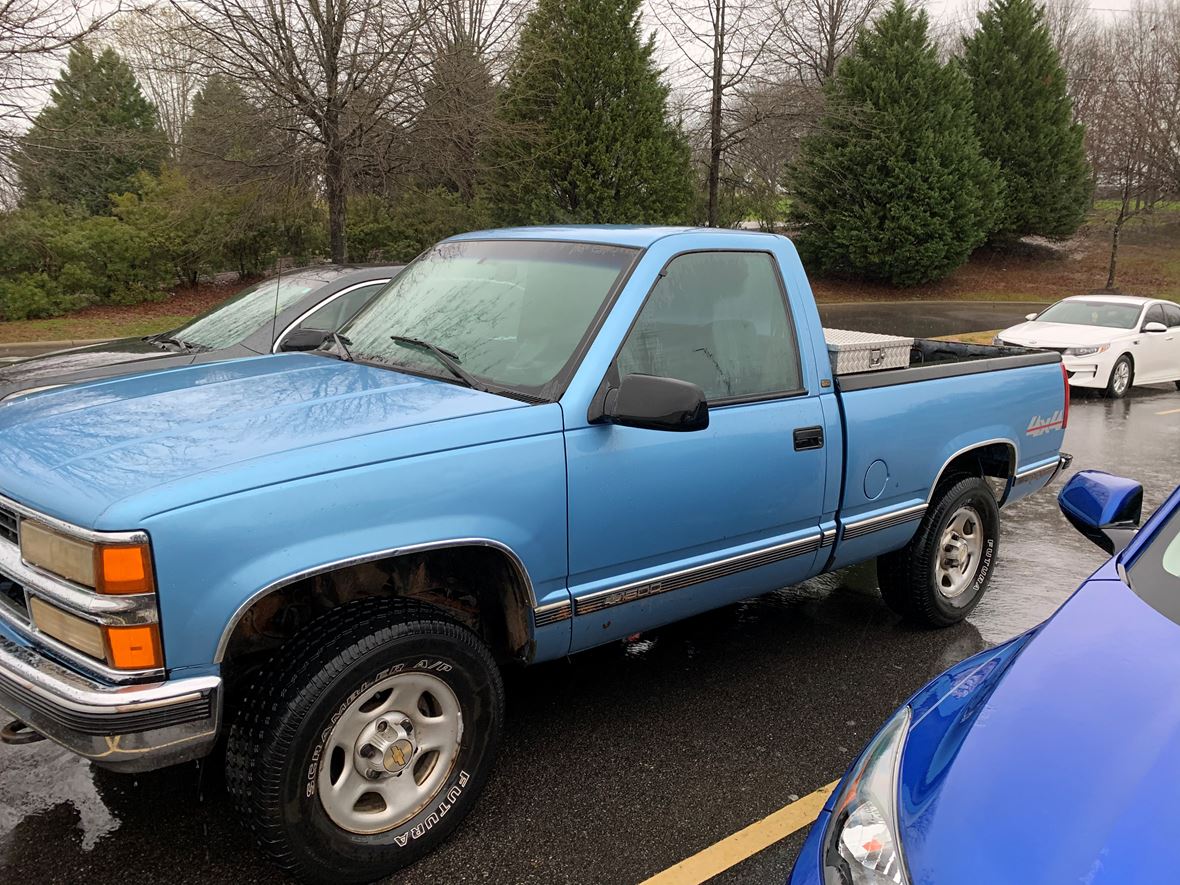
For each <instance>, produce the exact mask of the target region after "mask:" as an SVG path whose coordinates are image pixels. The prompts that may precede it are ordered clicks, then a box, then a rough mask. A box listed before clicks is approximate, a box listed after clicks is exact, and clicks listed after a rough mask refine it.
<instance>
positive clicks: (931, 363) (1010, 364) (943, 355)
mask: <svg viewBox="0 0 1180 885" xmlns="http://www.w3.org/2000/svg"><path fill="white" fill-rule="evenodd" d="M1060 361H1061V356H1060V354H1057V353H1053V352H1052V351H1043V350H1029V349H1028V348H1025V347H993V346H992V345H988V344H963V343H960V342H958V341H935V340H933V339H929V338H919V339H916V340H915V341H914V345H913V347H911V348H910V364H909V365H908V366H907V367H905V368H903V369H882V370H878V371H868V372H856V373H853V374H845V375H837V376H836V384H837V386H838V387H839V389H840V390H841V391H853V390H868V389H871V388H874V387H892V386H894V385H896V384H911V383H913V382H915V381H929V380H932V379H935V378H954V377H957V376H960V375H975V374H979V373H981V372H997V371H1001V370H1003V369H1017V368H1020V367H1022V366H1039V365H1045V364H1048V363H1058V362H1060Z"/></svg>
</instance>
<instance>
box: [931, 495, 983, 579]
mask: <svg viewBox="0 0 1180 885" xmlns="http://www.w3.org/2000/svg"><path fill="white" fill-rule="evenodd" d="M982 554H983V524H982V521H981V520H980V517H979V513H978V512H977V511H976V509H975V508H974V507H972V506H970V505H964V506H962V507H960V508H959V509H958V510H956V511H955V512H954V515H952V516H951V518H950V522H948V523H947V526H946V528H945V529H943V532H942V542H941V543H940V544H939V553H938V562H937V564H936V565H935V567H934V582H935V584H936V585H937V586H938V592H939V593H941V594H942V595H943V596H945V597H946V598H947V599H954V598H956V597H958V596H960V595H962V593H963V592H964V591H965V590H966V589H967V588H968V587H970V586H971V582H972V581H973V580H974V579H975V572H976V570H977V569H978V568H979V561H980V557H981V556H982Z"/></svg>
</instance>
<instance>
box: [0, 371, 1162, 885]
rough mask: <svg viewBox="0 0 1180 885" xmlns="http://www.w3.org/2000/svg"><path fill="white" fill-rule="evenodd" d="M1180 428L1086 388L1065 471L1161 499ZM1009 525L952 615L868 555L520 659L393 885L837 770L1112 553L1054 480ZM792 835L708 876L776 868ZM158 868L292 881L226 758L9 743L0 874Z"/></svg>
mask: <svg viewBox="0 0 1180 885" xmlns="http://www.w3.org/2000/svg"><path fill="white" fill-rule="evenodd" d="M1169 412H1170V414H1161V413H1169ZM1178 443H1180V392H1177V391H1176V390H1175V389H1173V388H1172V386H1171V385H1168V386H1167V387H1166V388H1165V387H1159V388H1149V389H1138V390H1136V391H1134V393H1133V394H1132V396H1131V397H1129V398H1128V399H1126V400H1123V401H1119V402H1110V401H1107V400H1103V399H1093V398H1086V397H1081V396H1075V397H1074V402H1073V408H1072V412H1071V417H1070V427H1069V430H1068V433H1067V438H1066V446H1065V447H1066V449H1067V450H1068V451H1072V452H1073V453H1074V455H1075V462H1074V467H1075V469H1076V468H1085V467H1102V468H1105V469H1108V470H1111V471H1114V472H1118V473H1122V474H1125V475H1128V476H1131V477H1134V478H1136V479H1139V480H1140V481H1142V482H1143V483H1144V484H1145V486H1146V506H1147V507H1149V508H1150V507H1154V506H1155V505H1156V504H1158V503H1159V502H1160V501H1161V500H1162V499H1163V497H1164V496H1165V495H1166V494H1167V492H1168V491H1169V490H1170V489H1171V488H1172V487H1173V486H1174V485H1175V484H1176V482H1177V481H1178V480H1180V476H1178V471H1177V462H1176V458H1175V452H1176V451H1177V450H1180V446H1178ZM1059 482H1060V481H1059ZM1003 526H1004V530H1003V538H1002V541H1001V548H1000V556H999V565H998V568H997V571H996V573H995V578H994V580H993V583H992V587H991V590H990V592H989V595H988V596H987V597H986V598H985V599H984V601H983V603H982V604H981V605H980V607H979V608H978V609H977V610H976V611H975V613H974V614H973V615H972V616H971V618H970V619H969V620H968V621H967V622H966V623H964V624H961V625H959V626H957V627H954V628H951V629H947V630H941V631H922V630H915V629H913V628H910V627H908V626H906V625H904V624H902V623H900V622H899V621H898V619H897V618H896V617H895V616H894V615H892V614H891V613H890V612H889V610H888V609H886V608H885V607H884V605H883V604H882V603H881V601H880V599H879V597H878V594H877V592H876V588H875V574H874V571H873V568H872V567H871V566H867V567H866V566H860V567H856V568H853V569H849V570H845V571H843V572H839V573H836V574H833V575H828V576H824V577H822V578H819V579H815V580H813V581H809V582H807V583H806V584H804V585H801V586H798V587H793V588H789V589H784V590H782V591H779V592H777V593H774V594H771V595H769V596H765V597H761V598H759V599H755V600H751V601H748V602H745V603H742V604H740V605H737V606H732V607H730V608H726V609H724V610H721V611H718V612H714V613H711V614H708V615H705V616H702V617H699V618H696V619H694V620H692V621H689V622H686V623H682V624H678V625H674V626H672V627H669V628H666V629H664V630H661V631H658V632H655V633H652V634H649V635H645V636H644V637H642V638H641V639H640V640H639V641H635V642H630V643H627V644H615V645H611V646H608V647H605V648H601V649H598V650H596V651H593V652H589V653H586V654H582V655H579V656H576V657H574V658H573V659H571V660H568V661H563V662H558V663H553V664H546V665H542V666H538V667H534V668H532V669H529V670H525V671H521V672H517V673H513V674H510V676H509V678H508V698H509V708H508V722H507V733H506V739H505V742H504V749H503V751H502V754H501V756H500V759H499V762H498V765H497V768H496V771H495V774H494V775H493V777H492V780H491V782H490V784H489V786H488V789H487V791H486V793H485V794H484V796H483V798H482V800H481V802H480V803H479V806H478V807H477V809H476V811H475V812H474V813H473V814H472V816H471V817H470V818H469V819H468V821H467V822H466V824H465V825H464V826H463V827H462V828H461V830H460V831H459V833H458V834H457V835H456V836H455V837H454V838H453V839H452V840H451V841H450V842H449V843H448V844H446V845H445V846H444V847H443V848H442V849H441V850H439V851H438V852H436V853H435V854H433V855H431V856H430V857H428V858H426V859H425V860H423V861H421V862H420V863H419V864H418V865H416V866H415V867H413V868H411V869H410V870H408V871H406V872H405V873H404V874H403V875H401V876H400V877H398V878H396V879H395V880H394V881H395V882H398V883H405V885H424V883H452V882H454V883H470V882H479V883H635V882H638V881H640V880H642V879H644V878H646V877H648V876H650V875H652V874H655V873H657V872H659V871H660V870H662V869H664V868H666V867H668V866H670V865H672V864H674V863H676V862H677V861H679V860H681V859H683V858H685V857H687V856H689V855H691V854H694V853H695V852H697V851H699V850H701V849H703V848H705V847H707V846H709V845H711V844H713V843H715V842H717V841H718V840H720V839H722V838H724V837H726V836H728V835H729V834H731V833H733V832H735V831H736V830H739V829H741V828H742V827H744V826H746V825H748V824H750V823H752V822H754V821H757V820H759V819H761V818H763V817H764V816H766V815H767V814H770V813H771V812H773V811H775V810H776V809H778V808H780V807H781V806H783V805H785V804H787V803H789V802H791V801H793V800H794V799H795V798H798V797H799V796H802V795H805V794H807V793H809V792H811V791H813V790H815V789H817V788H818V787H820V786H822V785H824V784H827V783H829V782H831V781H832V780H834V779H836V778H837V777H839V775H840V774H841V772H842V771H843V770H844V768H845V766H846V765H847V764H848V763H849V761H850V760H851V759H852V757H853V756H854V755H855V753H856V751H857V749H858V748H859V747H860V746H861V744H862V743H863V742H864V741H865V740H866V739H867V738H868V737H869V736H870V735H871V734H872V732H873V731H874V730H875V729H876V727H877V726H878V724H879V723H880V722H881V721H882V719H883V718H884V717H885V716H886V715H887V714H888V713H889V712H890V711H891V710H892V709H893V708H894V707H895V706H896V705H897V704H899V703H900V702H901V701H903V700H904V699H905V698H906V697H907V696H908V695H909V694H910V693H911V692H912V691H914V690H915V689H916V688H918V687H919V686H920V685H921V684H922V683H923V682H925V681H926V680H927V679H928V678H930V677H931V676H933V675H934V674H936V673H937V672H938V671H940V670H942V669H943V668H945V667H946V666H948V665H950V664H952V663H955V662H957V661H959V660H961V659H962V658H964V657H967V656H968V655H970V654H972V653H974V652H976V651H978V650H980V649H982V648H984V647H986V646H988V645H990V644H994V643H996V642H999V641H1001V640H1003V639H1005V638H1007V637H1009V636H1012V635H1013V634H1015V633H1017V632H1019V631H1022V630H1024V629H1026V628H1028V627H1030V626H1032V625H1034V624H1035V623H1037V622H1038V621H1040V620H1042V619H1043V618H1045V617H1046V616H1048V615H1049V614H1050V613H1051V612H1052V611H1053V610H1054V608H1055V607H1056V606H1057V605H1058V604H1060V602H1061V601H1062V600H1063V599H1064V598H1065V597H1066V595H1067V594H1068V593H1069V592H1070V591H1071V590H1072V589H1073V588H1074V587H1075V586H1076V585H1077V584H1078V583H1079V582H1080V581H1081V579H1082V578H1084V577H1085V576H1086V575H1087V574H1088V573H1089V572H1090V571H1091V570H1092V569H1093V568H1094V567H1096V566H1097V565H1098V564H1099V563H1100V562H1101V561H1102V559H1103V556H1102V554H1101V553H1100V551H1099V550H1098V549H1097V548H1096V547H1093V546H1091V545H1090V544H1089V543H1088V542H1086V541H1085V540H1083V539H1082V538H1081V537H1080V536H1078V535H1077V534H1075V533H1074V532H1073V531H1072V530H1071V529H1070V528H1069V527H1068V526H1067V525H1066V524H1065V522H1064V520H1063V519H1062V518H1060V516H1059V515H1058V513H1057V510H1056V506H1055V498H1054V492H1049V491H1047V492H1044V493H1042V494H1040V495H1038V496H1035V497H1034V498H1032V499H1030V500H1028V501H1024V502H1021V503H1019V504H1017V505H1014V506H1013V507H1012V508H1011V509H1010V510H1006V511H1005V512H1004V516H1003ZM802 837H803V834H802V833H798V834H796V835H794V836H792V837H790V838H788V839H785V840H783V841H782V842H779V843H777V844H776V845H774V846H772V847H771V848H769V849H767V850H766V851H764V852H762V853H760V854H757V855H755V856H753V857H752V858H750V859H749V860H746V861H744V862H743V863H741V864H739V865H738V866H736V867H734V868H733V869H731V870H730V871H728V872H727V873H725V874H723V875H722V876H720V877H719V878H718V880H717V881H720V882H728V883H738V882H741V883H764V882H765V883H780V882H782V881H783V880H784V877H785V875H786V872H787V870H788V868H789V866H790V863H791V862H792V860H793V858H794V854H795V852H796V851H797V850H798V847H799V845H800V844H801V841H802ZM165 879H166V880H167V881H168V882H170V883H176V885H180V883H197V882H199V883H210V882H218V883H220V882H233V883H254V882H259V883H261V882H267V883H269V882H282V881H284V879H283V877H281V876H279V875H278V874H277V873H275V872H274V871H273V870H272V869H271V868H270V867H269V866H267V864H266V863H265V862H264V861H262V860H261V858H260V856H259V855H258V854H256V853H255V851H254V848H253V846H252V844H251V843H250V840H249V838H248V837H247V835H246V834H245V833H244V832H243V830H242V828H241V827H240V826H239V825H238V823H237V822H236V820H235V819H234V816H233V814H232V811H231V808H230V806H229V803H228V801H227V799H226V796H225V792H224V788H223V786H222V784H221V781H220V778H219V776H218V774H217V771H216V767H215V766H207V767H205V768H202V767H200V766H197V765H190V766H186V767H182V768H180V769H176V770H171V771H166V772H158V773H155V774H151V775H141V776H138V777H135V778H132V777H125V776H118V775H111V774H107V773H105V772H102V771H101V770H97V769H94V768H92V767H91V766H90V765H89V764H87V763H84V762H82V761H80V760H78V759H77V758H74V757H72V756H70V755H69V754H67V753H65V752H63V751H61V750H59V749H57V748H55V747H54V746H53V745H51V744H49V743H40V744H35V745H31V746H26V747H19V748H13V747H0V882H5V883H9V882H11V883H20V885H36V883H51V882H52V883H76V882H85V883H87V885H105V883H112V885H113V883H120V885H122V883H126V882H133V881H159V880H165Z"/></svg>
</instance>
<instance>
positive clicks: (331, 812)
mask: <svg viewBox="0 0 1180 885" xmlns="http://www.w3.org/2000/svg"><path fill="white" fill-rule="evenodd" d="M462 737H463V713H462V709H461V708H460V706H459V700H458V698H456V697H455V693H454V692H453V691H452V690H451V688H450V686H448V685H447V684H446V683H445V682H443V681H442V680H441V679H439V678H438V677H437V676H434V675H432V674H430V673H417V672H416V673H397V674H394V675H393V676H389V677H387V678H385V679H382V680H381V681H380V682H378V683H376V684H375V685H373V686H371V687H369V688H368V689H366V690H365V691H363V692H361V694H360V695H359V696H358V697H357V698H356V699H355V700H354V701H353V702H352V703H351V704H349V706H348V708H347V709H346V710H345V711H344V713H343V714H342V715H341V716H340V718H339V719H338V720H336V724H335V725H334V726H333V727H332V732H331V734H330V735H329V736H328V740H327V742H326V743H325V744H324V749H323V754H322V757H321V762H320V769H319V775H318V778H317V787H318V790H319V795H320V803H321V804H322V805H323V807H324V811H325V812H327V814H328V817H329V818H331V820H332V822H333V823H335V824H336V825H337V826H338V827H341V828H342V829H345V830H348V831H349V832H352V833H361V834H367V835H371V834H373V833H383V832H385V831H387V830H390V829H392V828H394V827H396V826H398V825H399V824H402V823H404V822H405V821H407V820H409V819H410V818H412V817H413V816H414V815H415V814H417V813H418V812H419V811H421V810H422V809H423V808H425V807H426V806H427V805H428V804H429V803H430V801H431V800H432V799H433V798H434V797H435V795H436V794H437V793H438V791H439V789H440V788H441V787H442V785H443V784H444V783H446V781H447V777H448V775H450V773H451V769H452V767H453V766H454V764H455V760H456V759H457V758H458V755H459V743H460V741H461V740H462Z"/></svg>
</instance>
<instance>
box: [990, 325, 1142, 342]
mask: <svg viewBox="0 0 1180 885" xmlns="http://www.w3.org/2000/svg"><path fill="white" fill-rule="evenodd" d="M1132 332H1134V330H1133V329H1110V328H1106V327H1104V326H1079V325H1075V324H1073V323H1021V324H1020V325H1018V326H1012V327H1011V328H1008V329H1005V330H1004V331H1003V332H1000V337H1001V338H1003V339H1004V340H1005V341H1007V342H1008V343H1009V344H1017V345H1020V346H1021V347H1089V346H1090V345H1093V344H1106V343H1107V342H1108V341H1113V340H1114V339H1116V338H1122V337H1123V336H1125V335H1130V334H1132Z"/></svg>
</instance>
